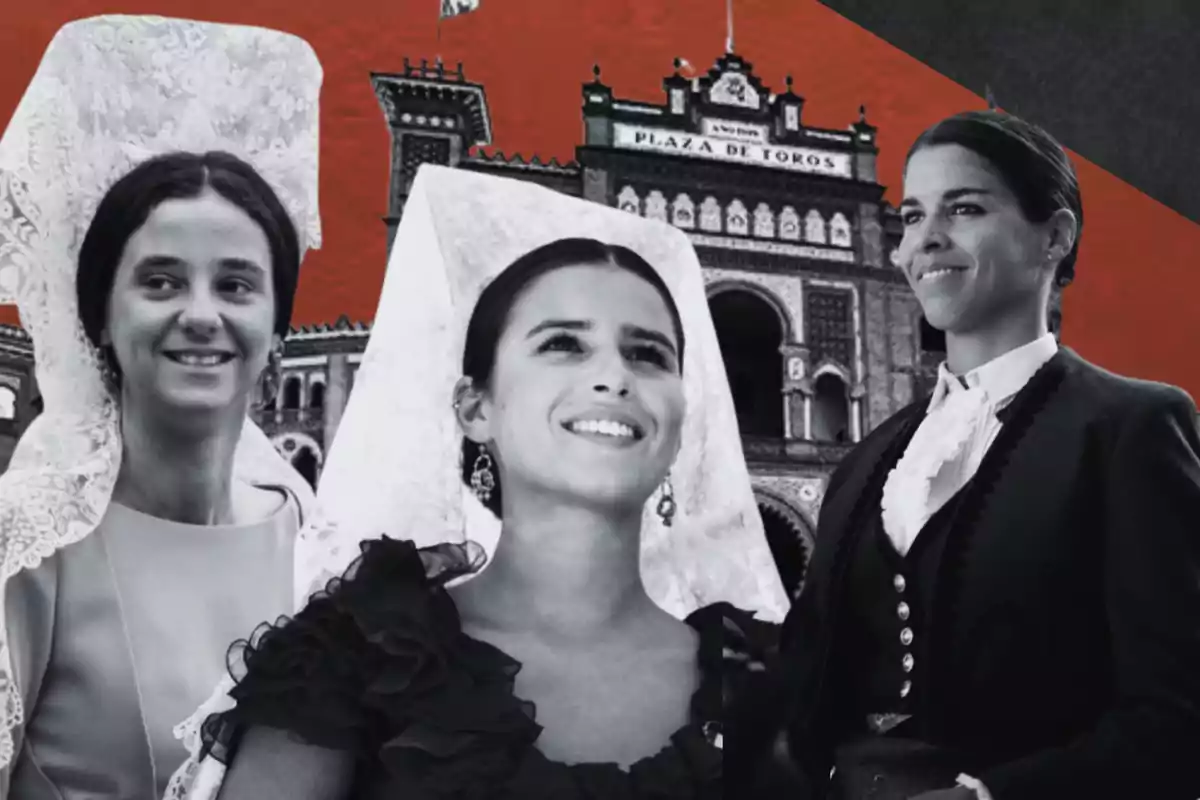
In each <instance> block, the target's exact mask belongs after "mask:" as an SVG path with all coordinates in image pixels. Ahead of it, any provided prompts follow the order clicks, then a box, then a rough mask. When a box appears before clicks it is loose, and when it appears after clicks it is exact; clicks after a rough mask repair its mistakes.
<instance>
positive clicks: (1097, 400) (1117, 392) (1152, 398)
mask: <svg viewBox="0 0 1200 800" xmlns="http://www.w3.org/2000/svg"><path fill="white" fill-rule="evenodd" d="M1067 356H1068V363H1069V365H1070V366H1069V370H1068V375H1070V376H1071V380H1070V383H1072V384H1074V386H1075V387H1076V388H1077V392H1076V393H1075V396H1074V398H1073V399H1076V398H1079V397H1080V395H1082V396H1086V397H1087V398H1089V399H1090V402H1091V403H1092V404H1094V406H1095V412H1096V413H1097V414H1098V415H1100V416H1102V417H1103V418H1105V419H1106V420H1108V421H1109V422H1111V423H1114V424H1116V425H1117V426H1120V427H1124V426H1126V425H1129V424H1139V423H1141V422H1144V421H1151V420H1155V419H1162V418H1164V417H1165V418H1171V417H1175V418H1178V419H1179V420H1181V421H1183V420H1186V421H1188V422H1189V423H1191V424H1192V425H1193V426H1194V425H1195V424H1196V421H1197V412H1196V403H1195V401H1194V400H1193V398H1192V397H1191V395H1189V394H1188V393H1187V392H1186V391H1184V390H1183V389H1181V388H1179V387H1178V386H1173V385H1171V384H1168V383H1161V382H1158V381H1150V380H1144V379H1140V378H1132V377H1129V376H1127V375H1120V374H1118V373H1115V372H1112V371H1110V370H1107V369H1104V368H1103V367H1101V366H1098V365H1096V364H1093V363H1091V362H1090V361H1087V360H1085V359H1083V358H1082V357H1080V356H1079V355H1077V354H1075V353H1074V352H1073V351H1070V350H1068V351H1067Z"/></svg>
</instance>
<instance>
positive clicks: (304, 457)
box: [292, 447, 319, 489]
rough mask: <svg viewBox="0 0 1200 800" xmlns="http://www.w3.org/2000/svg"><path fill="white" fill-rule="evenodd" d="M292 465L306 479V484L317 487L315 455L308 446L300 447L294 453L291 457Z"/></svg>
mask: <svg viewBox="0 0 1200 800" xmlns="http://www.w3.org/2000/svg"><path fill="white" fill-rule="evenodd" d="M292 466H293V467H295V468H296V472H299V473H300V475H301V476H302V477H303V478H304V480H306V481H308V485H309V486H311V487H313V488H314V489H315V488H317V468H318V466H319V464H318V463H317V455H316V453H314V452H313V451H312V448H310V447H301V448H300V449H299V451H297V453H296V455H295V456H293V457H292Z"/></svg>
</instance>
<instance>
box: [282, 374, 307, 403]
mask: <svg viewBox="0 0 1200 800" xmlns="http://www.w3.org/2000/svg"><path fill="white" fill-rule="evenodd" d="M301 389H302V383H301V381H300V378H298V377H296V376H295V375H291V376H289V377H287V378H285V379H284V381H283V400H282V402H281V403H280V405H281V406H282V407H283V408H284V409H288V410H295V409H298V408H300V391H301Z"/></svg>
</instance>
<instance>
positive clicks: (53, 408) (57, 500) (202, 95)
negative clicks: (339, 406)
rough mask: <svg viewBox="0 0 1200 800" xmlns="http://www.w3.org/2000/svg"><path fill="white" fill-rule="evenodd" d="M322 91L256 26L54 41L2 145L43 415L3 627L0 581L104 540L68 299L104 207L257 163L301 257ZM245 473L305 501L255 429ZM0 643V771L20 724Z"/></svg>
mask: <svg viewBox="0 0 1200 800" xmlns="http://www.w3.org/2000/svg"><path fill="white" fill-rule="evenodd" d="M321 80H322V73H321V66H320V63H319V62H318V61H317V58H316V56H315V54H314V53H313V51H312V49H311V48H310V47H309V46H308V44H307V43H306V42H304V41H303V40H301V39H299V38H297V37H295V36H291V35H289V34H284V33H278V32H275V31H269V30H265V29H261V28H248V27H242V26H228V25H214V24H210V23H202V22H192V21H187V20H175V19H166V18H163V17H150V16H147V17H130V16H107V17H95V18H91V19H87V20H82V21H78V22H73V23H71V24H69V25H66V26H64V27H63V28H62V29H61V30H59V32H58V33H57V34H56V35H55V37H54V39H53V41H52V42H51V43H50V46H49V47H48V48H47V50H46V53H45V55H44V56H43V59H42V62H41V64H40V66H39V67H38V71H37V73H36V74H35V75H34V77H33V80H32V82H31V83H30V85H29V88H28V89H27V90H26V92H25V95H24V96H23V97H22V99H21V102H20V103H19V104H18V106H17V109H16V112H15V113H14V114H13V117H12V120H11V122H10V123H9V126H8V128H7V129H6V130H5V132H4V136H3V139H2V140H0V302H4V303H14V302H15V303H16V304H17V305H18V307H19V309H20V314H21V322H22V325H23V326H24V328H25V329H26V330H27V331H28V332H29V334H30V336H31V337H32V338H33V343H34V351H35V370H36V376H37V381H38V384H39V386H40V388H41V392H42V399H43V401H44V407H45V410H44V412H43V413H42V415H41V416H40V417H38V418H37V419H36V420H34V422H33V423H32V424H31V425H30V427H29V428H28V430H27V431H26V432H25V434H24V435H23V436H22V437H21V440H20V442H18V444H17V447H16V450H15V452H14V454H13V458H12V461H11V464H10V466H9V469H8V470H7V472H5V473H4V475H2V476H0V570H2V571H0V612H2V611H3V601H2V597H3V591H4V585H3V583H4V582H7V580H8V579H9V578H10V577H12V576H13V575H15V574H16V573H17V572H19V571H20V570H22V569H33V568H36V567H37V566H38V565H39V564H40V563H41V562H42V560H43V559H46V558H49V557H51V556H53V555H54V554H55V553H56V552H57V551H58V550H60V549H61V548H63V547H65V546H67V545H69V544H72V543H74V542H77V541H79V540H80V539H82V538H84V537H85V536H87V535H88V534H89V533H91V532H92V531H93V530H94V529H95V527H96V525H98V524H99V522H100V520H101V519H102V518H103V516H104V512H105V510H106V509H107V507H108V503H109V500H110V498H111V496H112V489H113V484H114V483H115V480H116V476H117V473H118V470H119V468H120V460H121V437H120V425H119V414H118V411H117V407H116V403H115V401H114V400H113V398H112V397H110V395H109V393H108V391H107V389H106V387H105V384H104V381H103V378H102V376H101V372H100V368H99V360H98V356H97V353H96V352H95V349H94V348H93V347H92V346H91V344H90V343H89V342H88V341H87V338H86V336H85V335H84V333H83V330H82V327H81V325H80V323H79V320H78V316H77V308H76V299H75V268H76V259H77V256H78V248H79V244H80V242H81V241H82V239H83V235H84V232H85V231H86V229H87V226H88V224H89V222H90V220H91V219H92V216H93V215H94V213H95V209H96V206H97V205H98V204H99V202H100V199H101V198H102V197H103V195H104V193H105V192H106V191H107V190H108V188H109V187H110V186H111V185H112V184H113V183H114V182H115V181H116V180H117V179H118V178H119V177H120V176H122V175H124V174H125V173H126V172H128V171H129V170H130V169H131V168H132V167H133V166H134V165H135V164H136V163H138V162H139V161H141V160H143V159H144V158H146V157H148V156H151V155H155V154H160V153H164V152H169V151H174V150H192V151H205V150H225V151H228V152H231V153H233V154H235V155H238V156H240V157H242V158H243V159H245V160H247V161H249V162H250V163H252V164H254V165H255V167H256V168H257V169H258V170H259V171H260V172H261V174H262V175H263V177H264V178H265V179H266V180H267V181H268V182H269V183H270V184H271V185H272V186H273V188H274V189H275V190H276V192H277V193H278V194H279V197H280V200H281V201H282V202H283V203H284V205H285V207H286V208H287V209H288V211H289V213H290V214H291V215H292V216H293V218H294V220H295V222H296V227H297V230H298V232H299V233H300V235H301V238H302V242H303V243H304V244H306V245H307V246H309V247H315V246H318V245H319V244H320V239H321V229H320V219H319V215H318V207H317V159H318V153H317V131H318V99H319V92H320V86H321ZM235 470H236V471H237V472H238V473H239V474H242V475H247V476H257V477H258V479H260V480H262V481H264V482H272V483H276V484H283V485H287V486H289V487H291V488H293V490H294V491H295V492H296V493H297V494H298V496H300V497H301V498H307V499H306V500H305V502H311V492H309V491H308V489H307V486H306V485H305V484H304V483H303V481H302V479H301V478H300V477H299V476H298V475H296V473H295V471H294V470H292V469H291V468H290V466H289V465H288V464H287V463H286V462H284V461H283V459H282V458H281V457H280V456H279V455H278V454H277V453H276V452H275V450H274V448H273V447H272V446H271V444H270V442H268V441H267V439H266V436H265V435H263V433H262V431H260V430H259V429H258V428H257V427H256V426H255V425H253V424H252V423H247V425H246V429H245V431H244V433H243V438H242V441H241V443H240V445H239V448H238V453H237V456H236V459H235ZM309 549H311V548H309V547H308V546H307V545H302V546H301V547H299V548H298V551H299V555H298V559H299V558H302V557H303V554H304V553H307V552H308V550H309ZM0 620H2V617H0ZM0 632H2V634H0V694H2V699H0V706H2V708H3V720H0V770H2V769H5V768H8V767H9V766H10V765H11V763H12V761H13V758H14V756H15V752H14V750H15V739H14V731H15V730H17V729H18V728H20V726H21V725H23V724H24V722H25V713H24V708H23V707H22V705H23V704H22V699H21V690H20V687H19V686H18V685H16V683H15V682H14V680H13V677H12V676H13V669H12V663H11V651H10V649H9V647H8V640H7V631H3V626H2V625H0Z"/></svg>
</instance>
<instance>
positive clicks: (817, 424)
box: [812, 372, 850, 444]
mask: <svg viewBox="0 0 1200 800" xmlns="http://www.w3.org/2000/svg"><path fill="white" fill-rule="evenodd" d="M812 438H813V439H814V440H816V441H818V442H834V443H837V444H843V443H848V442H849V441H850V393H849V391H848V389H847V386H846V382H845V381H844V380H842V378H841V376H840V375H837V374H835V373H833V372H824V373H821V375H819V376H818V377H817V380H816V381H815V382H814V383H813V407H812Z"/></svg>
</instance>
